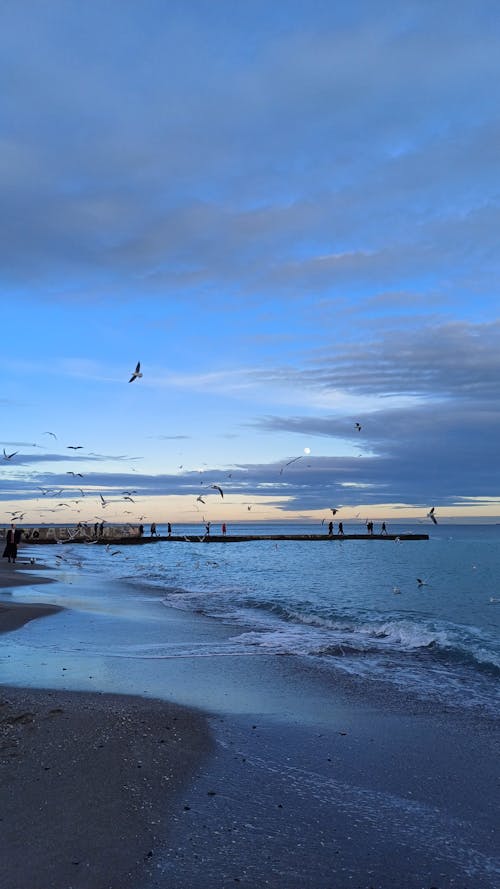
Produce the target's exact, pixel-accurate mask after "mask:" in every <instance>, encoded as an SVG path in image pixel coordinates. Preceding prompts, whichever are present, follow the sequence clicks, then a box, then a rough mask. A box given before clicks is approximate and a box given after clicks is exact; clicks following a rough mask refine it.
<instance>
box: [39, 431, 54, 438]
mask: <svg viewBox="0 0 500 889" xmlns="http://www.w3.org/2000/svg"><path fill="white" fill-rule="evenodd" d="M42 435H51V436H52V438H57V435H56V434H55V432H42Z"/></svg>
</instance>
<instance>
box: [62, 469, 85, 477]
mask: <svg viewBox="0 0 500 889" xmlns="http://www.w3.org/2000/svg"><path fill="white" fill-rule="evenodd" d="M66 475H73V476H78V478H83V475H82V473H81V472H71V470H70V471H69V472H67V473H66Z"/></svg>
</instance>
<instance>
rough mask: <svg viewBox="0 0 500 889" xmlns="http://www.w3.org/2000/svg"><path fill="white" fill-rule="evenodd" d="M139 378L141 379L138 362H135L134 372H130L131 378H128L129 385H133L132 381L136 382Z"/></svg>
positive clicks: (139, 363)
mask: <svg viewBox="0 0 500 889" xmlns="http://www.w3.org/2000/svg"><path fill="white" fill-rule="evenodd" d="M139 377H142V374H141V362H140V361H138V362H137V364H136V367H135V370H134V371H133V372H132V376H131V377H130V380H129V383H133V382H134V380H137V379H138V378H139Z"/></svg>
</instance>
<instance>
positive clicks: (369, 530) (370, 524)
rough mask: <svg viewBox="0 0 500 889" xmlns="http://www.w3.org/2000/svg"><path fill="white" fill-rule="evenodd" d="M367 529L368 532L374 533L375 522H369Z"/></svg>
mask: <svg viewBox="0 0 500 889" xmlns="http://www.w3.org/2000/svg"><path fill="white" fill-rule="evenodd" d="M366 530H367V531H368V534H373V522H367V525H366Z"/></svg>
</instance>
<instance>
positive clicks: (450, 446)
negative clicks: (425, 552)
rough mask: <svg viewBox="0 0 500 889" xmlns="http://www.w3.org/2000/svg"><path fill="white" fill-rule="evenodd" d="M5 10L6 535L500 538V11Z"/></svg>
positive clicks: (481, 4) (110, 1) (121, 1)
mask: <svg viewBox="0 0 500 889" xmlns="http://www.w3.org/2000/svg"><path fill="white" fill-rule="evenodd" d="M0 13H1V21H2V27H1V29H0V60H1V61H0V75H1V81H2V84H3V89H2V95H1V97H0V105H1V110H0V185H1V211H0V225H1V237H0V294H1V306H2V310H1V319H2V326H1V330H2V338H1V343H2V349H1V351H0V372H1V383H2V385H1V389H0V417H1V424H0V452H1V454H2V456H0V522H8V521H10V520H11V518H12V517H13V516H14V515H19V514H23V515H24V518H23V519H22V521H23V522H24V523H27V524H30V523H35V524H36V523H38V522H42V521H46V522H69V521H87V520H92V521H94V520H95V518H94V517H96V518H97V517H99V518H103V519H105V520H106V521H110V522H111V521H131V522H135V521H137V520H139V517H140V516H144V520H146V521H151V520H156V521H157V522H158V521H165V522H166V521H171V522H197V521H200V522H201V521H203V520H211V521H217V522H218V521H226V522H227V523H229V524H230V523H231V522H232V521H240V520H255V521H257V520H266V519H279V520H287V519H297V518H301V519H303V518H308V519H311V520H312V521H316V520H319V519H321V518H323V517H325V516H329V517H331V512H330V510H331V509H332V508H336V509H337V508H338V509H339V510H341V512H340V513H339V515H338V518H343V519H344V520H345V521H349V520H350V519H354V518H355V517H358V519H359V517H361V518H362V519H363V518H370V517H372V518H373V517H379V516H380V517H386V518H389V519H393V520H394V521H396V520H399V519H402V518H405V519H406V518H407V517H413V518H415V519H418V520H424V521H427V522H428V521H429V520H428V519H427V518H426V516H427V512H428V511H429V509H430V507H431V506H434V507H435V510H436V515H439V516H440V517H442V518H443V519H446V518H452V517H458V518H460V517H461V518H462V519H464V520H465V519H469V518H470V519H474V518H478V517H483V518H484V519H486V520H494V519H495V518H496V517H498V516H499V515H500V460H499V454H500V403H499V381H500V299H499V281H500V275H499V272H500V261H499V256H500V253H499V238H498V232H499V231H500V212H499V197H500V150H499V149H500V116H499V110H498V109H499V107H500V103H499V99H500V86H499V84H500V30H499V28H498V3H497V0H470V2H469V0H401V2H399V3H397V4H395V3H394V2H392V0H391V2H389V0H387V2H385V0H366V2H364V0H350V2H349V3H348V4H346V3H344V2H340V0H338V2H335V0H330V2H320V0H307V2H306V0H304V2H303V0H284V2H282V3H276V4H270V3H268V2H265V3H264V2H261V0H248V2H246V0H242V2H241V3H234V2H233V0H227V2H226V0H220V2H217V0H212V2H205V0H192V2H186V0H183V2H180V0H178V2H176V0H170V2H168V3H165V2H163V0H141V2H140V3H138V2H136V0H133V2H132V0H86V2H85V3H81V2H80V0H16V3H11V2H7V0H0ZM138 361H140V362H141V371H142V373H143V376H142V378H138V379H136V380H134V381H133V382H132V383H129V379H130V377H131V373H132V371H133V370H134V368H135V366H136V363H137V362H138ZM356 424H359V426H360V427H361V429H359V428H358V426H357V425H356ZM76 446H78V449H75V448H76ZM11 454H13V455H14V456H10V455H11ZM292 461H293V462H292ZM70 473H77V475H74V476H73V475H71V474H70ZM213 484H216V485H218V486H220V487H221V488H222V489H223V494H224V496H221V494H220V493H219V491H218V490H217V489H215V488H212V487H211V485H213ZM126 491H133V492H134V493H133V494H131V495H128V496H131V497H132V500H133V502H132V501H130V500H124V499H123V498H124V496H127V495H126V494H124V492H126ZM101 495H102V497H103V498H104V500H105V501H108V502H107V503H106V505H105V506H103V505H102V499H101ZM199 496H201V497H202V499H203V500H204V501H205V502H204V503H202V502H201V501H199V500H198V499H197V498H198V497H199ZM76 501H79V502H76ZM61 503H62V504H65V505H59V504H61ZM429 524H430V522H429Z"/></svg>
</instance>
